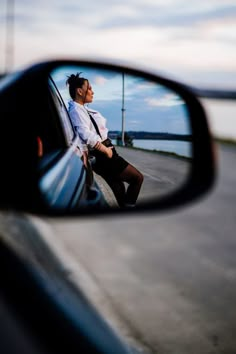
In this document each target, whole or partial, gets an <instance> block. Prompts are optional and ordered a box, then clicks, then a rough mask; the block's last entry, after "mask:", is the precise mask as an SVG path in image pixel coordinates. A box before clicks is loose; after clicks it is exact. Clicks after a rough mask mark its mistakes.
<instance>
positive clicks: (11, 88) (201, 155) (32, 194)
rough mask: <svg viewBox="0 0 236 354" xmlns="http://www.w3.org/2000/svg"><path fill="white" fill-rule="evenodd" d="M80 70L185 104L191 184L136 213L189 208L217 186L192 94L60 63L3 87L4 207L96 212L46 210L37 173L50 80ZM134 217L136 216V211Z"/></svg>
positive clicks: (172, 85)
mask: <svg viewBox="0 0 236 354" xmlns="http://www.w3.org/2000/svg"><path fill="white" fill-rule="evenodd" d="M65 65H71V66H73V65H81V66H86V67H91V68H93V67H96V68H98V69H105V70H114V71H116V72H125V73H127V74H130V75H138V76H140V77H143V78H145V79H147V80H151V81H153V82H156V83H158V84H162V85H164V86H165V87H167V88H169V89H171V90H173V91H175V92H176V93H178V95H179V96H180V97H181V98H182V99H183V100H184V101H185V103H186V105H187V108H188V113H189V118H190V124H191V129H192V147H193V151H192V167H191V171H190V173H189V177H188V180H187V181H186V183H185V184H184V185H183V186H182V187H181V188H180V189H179V190H178V191H176V193H173V194H171V195H169V196H166V197H165V198H163V199H160V200H157V201H155V200H154V201H152V202H150V203H149V204H148V205H145V206H140V207H137V208H136V209H135V212H137V211H152V210H164V209H167V208H170V207H176V206H181V205H184V204H185V203H186V202H189V201H191V200H193V199H195V198H196V197H198V196H200V195H202V194H203V193H204V192H206V191H207V190H209V188H210V187H211V186H212V185H213V182H214V177H215V156H214V147H213V141H212V137H211V133H210V131H209V127H208V122H207V118H206V114H205V112H204V108H203V107H202V105H201V103H200V102H199V100H198V99H197V97H196V96H195V95H194V90H191V88H189V87H187V86H185V85H183V84H181V83H179V82H176V81H173V80H170V79H167V78H165V77H162V76H157V75H154V74H152V73H147V72H144V71H141V70H136V69H132V68H128V67H123V66H119V65H113V64H105V63H101V62H92V61H71V60H57V61H49V62H43V63H39V64H36V65H34V66H32V67H30V68H28V69H26V70H25V71H23V72H21V73H19V74H12V75H9V76H7V77H5V78H4V79H2V80H1V82H0V116H1V132H0V135H1V136H0V144H1V148H0V159H1V175H0V196H1V197H0V207H1V208H2V209H14V210H18V211H29V212H31V213H39V214H45V215H68V213H69V214H70V215H73V213H74V214H76V215H78V214H83V215H85V214H89V215H91V213H93V210H89V211H88V210H80V211H79V212H78V211H77V212H73V211H70V212H68V210H67V209H65V210H61V209H56V208H55V209H54V210H51V209H50V208H47V206H46V205H45V202H44V199H43V198H42V194H41V191H40V189H39V178H40V175H39V172H38V169H37V164H38V160H37V148H38V147H37V142H36V139H35V138H36V136H37V132H36V130H35V125H34V121H36V120H40V119H41V117H42V116H44V117H45V116H47V114H49V107H48V76H49V74H50V73H51V72H52V71H53V70H55V68H57V67H59V66H65ZM131 211H132V210H131ZM99 212H102V213H104V212H106V213H113V212H117V210H115V211H114V210H112V209H106V210H105V211H104V209H101V210H99V209H97V208H96V209H95V210H94V213H96V214H98V213H99Z"/></svg>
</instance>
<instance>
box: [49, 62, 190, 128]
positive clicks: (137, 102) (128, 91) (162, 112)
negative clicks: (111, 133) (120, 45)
mask: <svg viewBox="0 0 236 354" xmlns="http://www.w3.org/2000/svg"><path fill="white" fill-rule="evenodd" d="M76 73H81V75H80V76H81V77H85V78H86V79H88V80H89V82H90V84H91V85H92V90H93V92H94V97H93V103H90V104H89V105H88V109H91V110H94V108H93V107H96V110H97V111H99V112H100V113H101V114H102V115H103V116H104V117H105V118H106V120H107V127H108V129H109V130H118V131H121V127H122V116H123V114H122V113H123V112H122V108H123V109H124V120H125V131H136V132H137V131H142V132H143V131H146V132H154V133H156V132H158V133H168V134H180V135H186V134H187V135H191V133H192V131H191V128H190V122H189V114H188V109H187V107H186V104H185V102H184V100H183V99H182V98H181V97H180V96H179V95H177V94H176V92H174V91H173V90H171V89H169V88H167V87H165V86H163V85H160V84H157V83H155V82H153V81H150V80H147V79H144V78H142V77H140V76H133V75H128V74H125V75H124V76H123V75H122V74H121V73H120V72H114V71H110V70H103V69H98V68H96V69H93V68H88V67H83V66H62V67H60V68H59V69H56V70H55V71H53V72H52V73H51V77H52V78H53V80H54V82H55V84H56V86H57V88H58V90H59V91H60V94H61V96H62V97H63V100H64V102H65V104H66V105H67V107H68V102H69V101H71V97H70V95H69V88H68V85H67V84H66V81H67V78H68V77H69V76H70V75H71V74H76Z"/></svg>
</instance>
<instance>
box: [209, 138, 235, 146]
mask: <svg viewBox="0 0 236 354" xmlns="http://www.w3.org/2000/svg"><path fill="white" fill-rule="evenodd" d="M213 139H214V141H215V142H216V143H219V144H224V145H231V146H236V140H234V139H230V138H219V137H214V138H213Z"/></svg>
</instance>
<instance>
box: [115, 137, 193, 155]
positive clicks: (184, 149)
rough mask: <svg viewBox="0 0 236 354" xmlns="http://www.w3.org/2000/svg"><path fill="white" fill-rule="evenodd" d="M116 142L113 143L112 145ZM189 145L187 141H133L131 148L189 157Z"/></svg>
mask: <svg viewBox="0 0 236 354" xmlns="http://www.w3.org/2000/svg"><path fill="white" fill-rule="evenodd" d="M115 143H116V142H115V141H114V144H115ZM191 145H192V143H190V142H187V141H176V140H149V139H148V140H138V139H134V140H133V146H134V147H139V148H142V149H148V150H159V151H165V152H170V153H175V154H177V155H181V156H185V157H191V156H192V153H191Z"/></svg>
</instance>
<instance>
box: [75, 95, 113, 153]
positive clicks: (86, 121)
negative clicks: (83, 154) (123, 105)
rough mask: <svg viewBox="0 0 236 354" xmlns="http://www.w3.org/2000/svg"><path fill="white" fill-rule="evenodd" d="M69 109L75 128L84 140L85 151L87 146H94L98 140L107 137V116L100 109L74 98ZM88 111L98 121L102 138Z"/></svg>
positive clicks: (83, 147)
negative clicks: (91, 107)
mask: <svg viewBox="0 0 236 354" xmlns="http://www.w3.org/2000/svg"><path fill="white" fill-rule="evenodd" d="M68 110H69V114H70V117H71V120H72V123H73V125H74V128H75V130H76V132H77V133H78V135H79V137H80V139H81V141H82V150H83V151H86V150H87V146H88V147H91V148H93V147H94V146H95V145H96V143H97V142H98V141H103V140H105V139H107V135H108V129H107V128H106V118H104V117H103V116H102V115H101V114H100V113H99V112H98V111H95V110H92V109H89V108H87V107H85V106H83V105H82V104H79V103H77V102H75V101H73V100H71V101H69V106H68ZM88 112H89V114H90V115H91V116H92V117H93V118H94V120H95V122H96V123H97V126H98V129H99V131H100V134H101V136H102V138H101V137H100V136H99V135H98V134H97V132H96V129H95V127H94V125H93V123H92V121H91V119H90V117H89V114H88Z"/></svg>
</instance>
